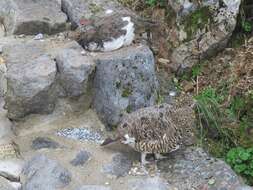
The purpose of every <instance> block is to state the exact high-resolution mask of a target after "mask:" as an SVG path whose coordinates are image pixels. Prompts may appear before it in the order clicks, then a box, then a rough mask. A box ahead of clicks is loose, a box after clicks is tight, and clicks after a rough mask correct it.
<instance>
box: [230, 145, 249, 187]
mask: <svg viewBox="0 0 253 190" xmlns="http://www.w3.org/2000/svg"><path fill="white" fill-rule="evenodd" d="M226 161H227V163H228V164H230V166H231V167H232V168H233V169H234V170H235V172H237V173H238V174H240V175H242V176H244V177H245V178H246V180H247V182H248V183H249V184H253V147H252V148H248V149H245V148H242V147H237V148H233V149H231V150H230V151H229V152H228V153H227V155H226Z"/></svg>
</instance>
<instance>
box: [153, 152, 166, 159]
mask: <svg viewBox="0 0 253 190" xmlns="http://www.w3.org/2000/svg"><path fill="white" fill-rule="evenodd" d="M155 158H156V159H157V160H162V159H164V158H167V157H166V156H163V155H161V154H160V153H155Z"/></svg>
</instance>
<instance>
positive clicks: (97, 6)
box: [89, 3, 104, 14]
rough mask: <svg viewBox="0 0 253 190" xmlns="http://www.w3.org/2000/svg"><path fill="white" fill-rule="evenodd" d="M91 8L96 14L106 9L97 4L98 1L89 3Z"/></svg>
mask: <svg viewBox="0 0 253 190" xmlns="http://www.w3.org/2000/svg"><path fill="white" fill-rule="evenodd" d="M89 9H90V11H91V12H92V13H93V14H96V13H98V12H101V11H103V10H104V9H103V7H101V6H99V5H97V4H96V3H91V4H89Z"/></svg>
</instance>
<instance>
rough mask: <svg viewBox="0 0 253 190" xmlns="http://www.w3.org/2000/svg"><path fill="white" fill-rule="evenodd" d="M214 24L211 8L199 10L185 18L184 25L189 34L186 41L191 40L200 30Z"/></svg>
mask: <svg viewBox="0 0 253 190" xmlns="http://www.w3.org/2000/svg"><path fill="white" fill-rule="evenodd" d="M212 22H213V20H212V12H211V10H210V9H209V7H202V8H199V9H197V10H196V11H194V12H192V13H191V14H190V15H188V16H187V17H185V19H184V20H183V25H184V28H185V32H186V33H187V39H186V41H189V40H191V39H192V37H193V36H194V35H195V34H196V32H197V31H198V30H203V29H205V28H207V26H208V25H210V24H211V23H212Z"/></svg>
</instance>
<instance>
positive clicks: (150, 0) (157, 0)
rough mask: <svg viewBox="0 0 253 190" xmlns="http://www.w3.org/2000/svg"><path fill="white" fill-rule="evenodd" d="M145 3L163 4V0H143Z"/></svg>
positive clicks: (151, 4) (152, 4)
mask: <svg viewBox="0 0 253 190" xmlns="http://www.w3.org/2000/svg"><path fill="white" fill-rule="evenodd" d="M145 2H146V4H147V5H149V6H152V7H154V6H164V4H165V0H145Z"/></svg>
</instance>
